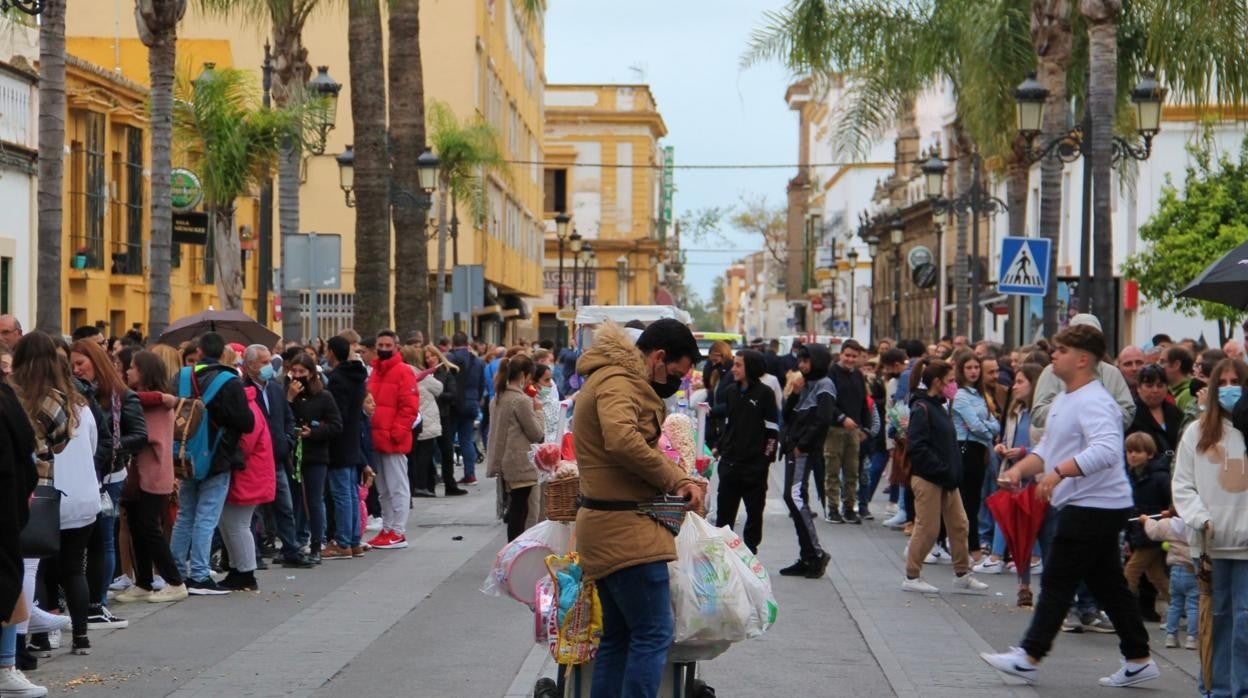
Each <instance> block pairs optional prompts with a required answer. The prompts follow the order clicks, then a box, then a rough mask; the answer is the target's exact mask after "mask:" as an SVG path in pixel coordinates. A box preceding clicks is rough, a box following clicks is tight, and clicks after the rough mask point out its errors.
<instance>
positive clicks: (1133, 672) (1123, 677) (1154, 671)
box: [1098, 659, 1161, 687]
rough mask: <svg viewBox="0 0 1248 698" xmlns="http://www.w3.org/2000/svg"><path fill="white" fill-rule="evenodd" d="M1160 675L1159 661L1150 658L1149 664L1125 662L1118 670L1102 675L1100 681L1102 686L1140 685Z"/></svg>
mask: <svg viewBox="0 0 1248 698" xmlns="http://www.w3.org/2000/svg"><path fill="white" fill-rule="evenodd" d="M1160 677H1161V671H1160V670H1159V669H1158V668H1157V662H1155V661H1153V660H1151V659H1150V660H1148V663H1147V664H1136V663H1135V662H1123V663H1122V667H1121V668H1120V669H1118V671H1115V672H1114V673H1113V674H1110V675H1109V676H1105V677H1102V678H1101V680H1100V681H1099V682H1098V683H1100V684H1101V685H1102V686H1111V687H1125V686H1138V685H1139V684H1142V683H1144V682H1145V681H1152V680H1154V679H1157V678H1160Z"/></svg>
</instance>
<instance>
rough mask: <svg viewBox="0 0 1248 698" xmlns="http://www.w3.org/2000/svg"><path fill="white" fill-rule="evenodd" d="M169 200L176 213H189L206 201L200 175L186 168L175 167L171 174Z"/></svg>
mask: <svg viewBox="0 0 1248 698" xmlns="http://www.w3.org/2000/svg"><path fill="white" fill-rule="evenodd" d="M169 199H170V203H171V204H172V205H173V210H175V211H189V210H191V209H193V208H195V207H196V206H198V205H199V202H201V201H203V200H204V187H203V185H202V184H200V182H199V175H197V174H195V173H194V172H192V171H190V170H188V169H186V168H185V167H175V168H174V169H173V171H172V172H170V173H169Z"/></svg>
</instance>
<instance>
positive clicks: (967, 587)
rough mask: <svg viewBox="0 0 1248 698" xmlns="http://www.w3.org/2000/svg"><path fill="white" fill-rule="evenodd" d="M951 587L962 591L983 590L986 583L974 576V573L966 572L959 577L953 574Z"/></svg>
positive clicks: (986, 586) (985, 587)
mask: <svg viewBox="0 0 1248 698" xmlns="http://www.w3.org/2000/svg"><path fill="white" fill-rule="evenodd" d="M953 588H954V589H961V590H962V591H984V590H985V589H987V588H988V585H987V584H985V583H983V582H981V581H979V580H978V579H976V578H975V575H973V574H971V573H970V572H967V573H966V574H964V575H962V576H961V577H958V576H954V578H953Z"/></svg>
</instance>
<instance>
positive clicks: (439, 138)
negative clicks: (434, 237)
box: [429, 101, 507, 332]
mask: <svg viewBox="0 0 1248 698" xmlns="http://www.w3.org/2000/svg"><path fill="white" fill-rule="evenodd" d="M429 140H430V142H431V143H432V144H433V151H434V153H435V154H437V156H438V163H439V169H440V173H439V179H440V183H439V187H438V197H439V198H438V275H437V295H436V296H435V298H437V299H441V298H442V295H443V294H444V293H445V292H446V237H447V236H446V230H447V229H446V223H447V219H446V217H447V212H448V211H450V210H451V206H458V205H460V204H464V205H467V206H468V207H469V208H470V210H471V211H472V217H473V223H474V224H475V225H476V226H477V227H478V228H480V227H481V226H482V225H483V224H484V223H485V220H486V215H487V211H488V200H487V197H486V192H485V181H484V179H483V178H484V176H485V174H486V173H487V172H494V173H499V174H503V175H506V174H507V163H506V161H505V160H504V159H503V154H502V152H501V151H500V150H499V147H498V131H497V130H496V129H495V128H494V127H493V126H491V125H490V124H489V123H488V122H486V121H485V120H484V119H482V118H481V117H480V116H474V117H469V118H468V119H465V120H464V121H462V122H461V121H460V120H459V119H458V118H456V116H455V113H454V112H452V111H451V108H450V107H449V106H447V105H446V104H445V103H443V102H438V101H434V102H431V103H430V104H429ZM448 196H449V199H450V203H448V201H447V199H448ZM440 305H441V304H440V303H434V304H433V311H432V313H431V314H432V316H433V329H434V331H435V332H441V328H442V320H443V319H442V308H441V307H440ZM455 329H456V330H458V329H460V328H458V327H456V328H455Z"/></svg>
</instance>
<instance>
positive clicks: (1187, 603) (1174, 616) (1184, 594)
mask: <svg viewBox="0 0 1248 698" xmlns="http://www.w3.org/2000/svg"><path fill="white" fill-rule="evenodd" d="M1184 613H1187V635H1188V637H1196V621H1197V620H1199V618H1200V594H1198V593H1197V592H1196V573H1195V572H1194V571H1192V570H1190V569H1188V568H1187V566H1186V565H1172V566H1171V567H1170V608H1169V609H1168V610H1167V611H1166V634H1167V635H1174V634H1175V633H1177V632H1179V617H1180V616H1182V615H1183V614H1184Z"/></svg>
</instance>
